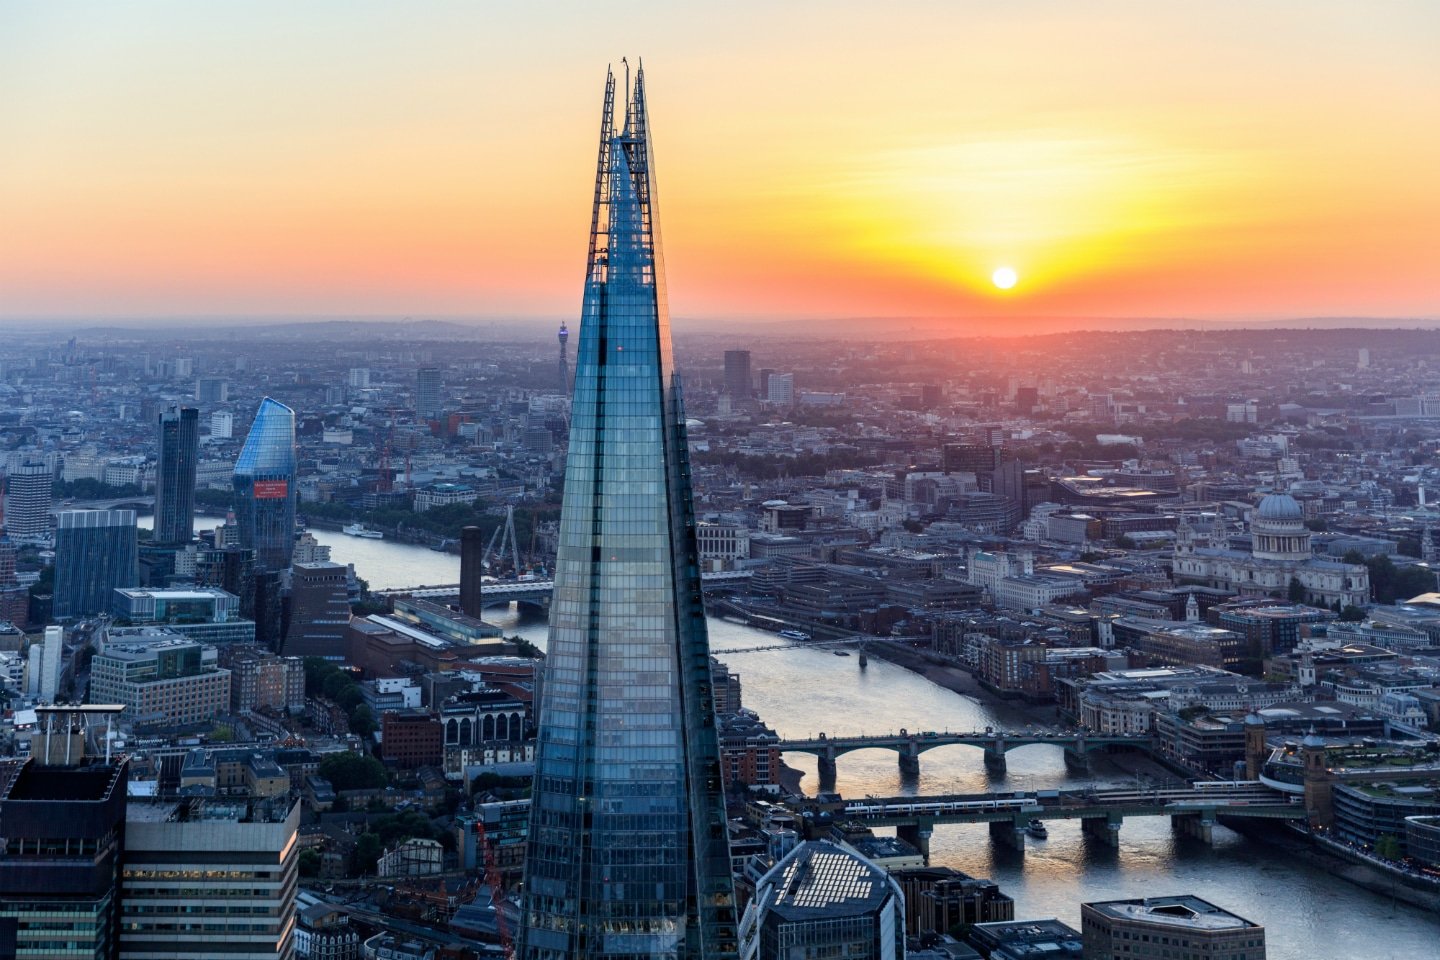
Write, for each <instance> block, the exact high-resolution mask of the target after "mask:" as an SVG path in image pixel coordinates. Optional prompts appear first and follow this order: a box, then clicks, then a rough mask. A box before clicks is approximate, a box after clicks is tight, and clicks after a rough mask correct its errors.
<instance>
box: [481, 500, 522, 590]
mask: <svg viewBox="0 0 1440 960" xmlns="http://www.w3.org/2000/svg"><path fill="white" fill-rule="evenodd" d="M497 540H498V541H499V542H500V550H499V551H498V552H497V551H496V550H495V542H496V541H497ZM506 547H509V549H510V563H511V573H512V574H514V575H515V576H519V575H520V544H519V542H518V540H517V538H516V536H515V507H514V506H513V505H510V506H507V507H506V508H505V522H504V524H502V525H500V526H498V527H496V528H495V532H494V533H492V534H491V535H490V542H489V543H488V544H487V545H486V546H485V554H484V556H483V557H481V559H480V565H481V566H482V567H484V568H486V569H489V568H490V561H491V559H492V558H494V560H495V561H496V562H497V563H498V562H500V561H503V560H504V559H505V549H506Z"/></svg>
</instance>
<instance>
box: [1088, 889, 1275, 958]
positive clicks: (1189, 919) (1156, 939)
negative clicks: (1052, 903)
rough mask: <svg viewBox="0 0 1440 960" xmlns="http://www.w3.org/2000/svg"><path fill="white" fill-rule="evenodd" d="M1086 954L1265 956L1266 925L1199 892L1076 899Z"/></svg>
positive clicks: (1147, 956) (1098, 956)
mask: <svg viewBox="0 0 1440 960" xmlns="http://www.w3.org/2000/svg"><path fill="white" fill-rule="evenodd" d="M1080 921H1081V927H1082V928H1083V933H1084V937H1085V957H1086V960H1150V958H1154V960H1161V958H1167V957H1204V958H1205V960H1265V928H1264V927H1262V926H1260V925H1259V924H1257V923H1251V922H1250V921H1249V920H1246V919H1245V918H1244V917H1239V916H1236V915H1235V914H1233V913H1230V912H1229V911H1227V910H1222V909H1221V908H1219V907H1217V906H1215V904H1213V903H1210V902H1208V901H1205V900H1201V899H1200V898H1199V897H1192V896H1190V895H1189V894H1181V895H1180V896H1172V897H1145V898H1144V899H1140V900H1106V901H1099V902H1095V903H1082V904H1081V905H1080Z"/></svg>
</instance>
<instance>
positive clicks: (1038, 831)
mask: <svg viewBox="0 0 1440 960" xmlns="http://www.w3.org/2000/svg"><path fill="white" fill-rule="evenodd" d="M1025 832H1026V833H1028V834H1030V836H1032V837H1034V838H1035V839H1036V840H1044V839H1045V838H1046V837H1048V836H1050V831H1049V830H1047V829H1045V822H1044V821H1043V820H1038V819H1036V820H1031V821H1030V825H1029V826H1027V827H1026V828H1025Z"/></svg>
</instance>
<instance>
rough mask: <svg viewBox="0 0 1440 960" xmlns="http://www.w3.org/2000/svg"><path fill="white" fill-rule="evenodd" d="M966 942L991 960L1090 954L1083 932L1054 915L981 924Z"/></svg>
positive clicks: (1073, 958)
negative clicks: (1087, 950) (1037, 918)
mask: <svg viewBox="0 0 1440 960" xmlns="http://www.w3.org/2000/svg"><path fill="white" fill-rule="evenodd" d="M965 941H966V942H967V943H969V944H970V945H971V946H972V947H974V948H975V949H976V950H979V951H980V955H981V956H983V957H989V958H991V960H1031V958H1032V957H1044V958H1045V960H1080V958H1081V957H1082V956H1085V955H1086V954H1085V952H1084V941H1083V939H1082V938H1081V936H1080V931H1079V930H1076V929H1075V928H1074V927H1072V926H1070V925H1069V924H1065V923H1061V922H1060V921H1059V920H1057V919H1055V918H1054V917H1050V918H1048V919H1044V920H1005V921H996V922H995V923H977V924H975V925H974V926H973V927H971V928H970V930H969V931H968V932H967V933H966V934H965Z"/></svg>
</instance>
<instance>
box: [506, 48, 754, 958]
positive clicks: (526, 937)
mask: <svg viewBox="0 0 1440 960" xmlns="http://www.w3.org/2000/svg"><path fill="white" fill-rule="evenodd" d="M627 93H628V96H627V97H626V104H625V110H624V126H623V128H622V129H621V130H619V131H616V130H615V128H614V123H615V121H614V116H615V102H614V101H615V79H614V77H613V75H612V76H607V78H606V83H605V106H604V111H603V113H602V116H601V127H600V158H599V165H598V166H599V168H598V171H597V178H596V190H595V206H594V213H593V218H592V221H591V234H590V256H589V265H588V266H589V269H588V273H587V276H586V282H585V296H584V306H583V312H582V317H581V320H582V322H581V325H580V338H579V339H580V345H579V351H578V356H577V358H576V364H575V388H574V395H573V396H574V399H573V403H572V411H571V431H570V452H569V459H568V461H567V462H566V467H565V496H564V504H563V507H562V511H561V519H560V543H559V551H558V557H557V561H556V571H555V593H554V599H553V602H552V604H551V608H550V646H549V651H548V659H547V661H546V668H545V670H546V672H545V688H544V696H543V703H542V705H541V710H540V738H539V745H538V749H537V753H536V768H535V787H534V793H533V800H532V806H531V811H532V812H531V824H530V836H529V845H528V849H527V854H526V861H525V895H524V903H523V906H522V916H521V931H520V934H521V936H520V954H519V955H520V957H522V958H524V960H561V958H565V960H569V958H573V957H586V958H598V957H604V958H622V957H623V958H639V957H647V958H653V957H670V958H680V957H691V958H700V957H706V958H723V957H732V956H735V955H736V952H737V939H736V915H735V903H734V889H733V885H732V882H731V877H730V850H729V840H728V835H727V833H726V823H725V808H724V798H723V796H722V790H721V782H720V763H719V743H718V739H717V736H716V729H715V716H714V705H713V702H712V699H711V693H710V668H709V659H708V655H709V641H708V638H707V636H706V631H705V611H704V606H703V604H702V600H701V596H700V572H699V564H698V559H697V551H696V546H695V517H694V504H693V501H692V494H691V488H690V469H689V461H688V451H687V446H686V436H685V414H684V410H683V408H682V404H681V391H680V381H679V378H678V377H677V376H676V374H675V372H674V365H673V362H672V359H671V352H670V324H669V316H668V311H667V308H666V302H665V283H664V271H663V264H662V260H661V251H660V237H659V226H658V221H657V214H656V207H655V184H654V179H653V166H652V156H651V152H650V142H649V130H648V126H647V117H646V108H645V81H644V72H643V70H642V71H640V72H638V73H637V74H636V76H635V85H634V88H633V90H630V91H627Z"/></svg>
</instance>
